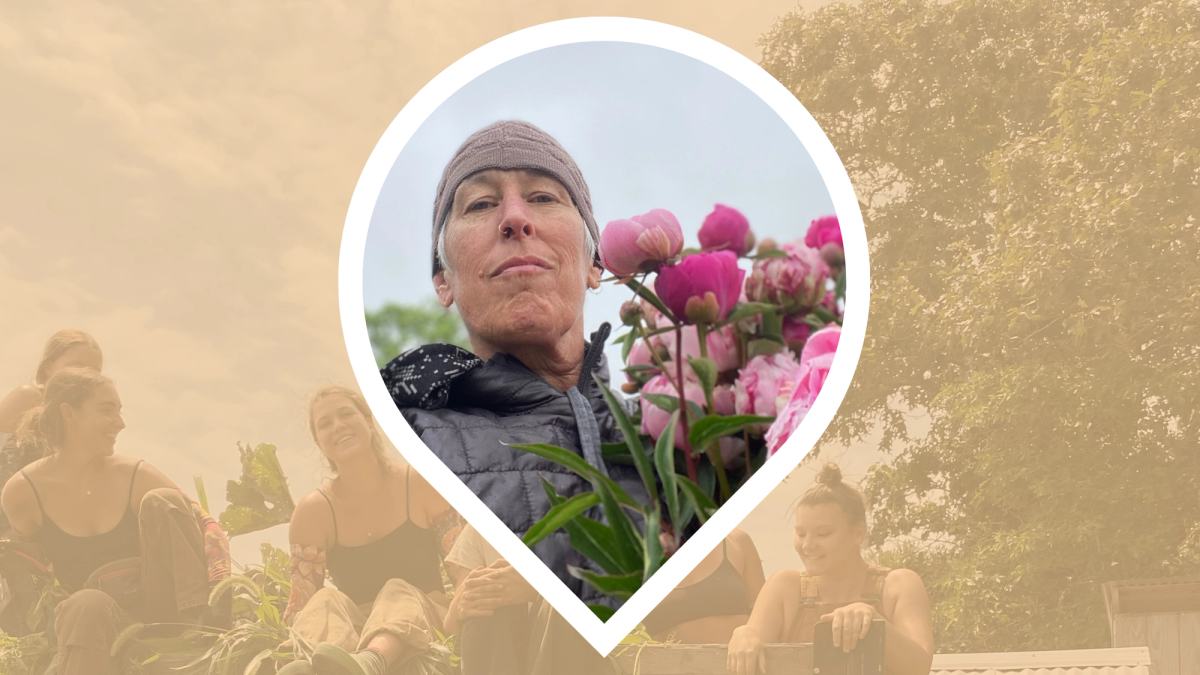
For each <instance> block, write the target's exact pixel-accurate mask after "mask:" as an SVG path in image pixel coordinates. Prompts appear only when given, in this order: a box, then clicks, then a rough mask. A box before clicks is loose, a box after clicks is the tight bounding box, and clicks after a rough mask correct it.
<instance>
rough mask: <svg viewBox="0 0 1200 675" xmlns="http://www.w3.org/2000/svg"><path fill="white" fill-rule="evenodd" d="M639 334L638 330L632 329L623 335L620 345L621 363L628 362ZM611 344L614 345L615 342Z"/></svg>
mask: <svg viewBox="0 0 1200 675" xmlns="http://www.w3.org/2000/svg"><path fill="white" fill-rule="evenodd" d="M640 333H641V331H640V330H638V329H637V328H634V329H633V330H631V331H629V332H628V333H626V334H625V337H624V338H623V340H624V341H623V342H622V344H621V360H622V361H628V360H629V352H631V351H633V345H634V344H635V343H637V340H638V336H639V334H640ZM613 342H614V343H615V342H616V340H613Z"/></svg>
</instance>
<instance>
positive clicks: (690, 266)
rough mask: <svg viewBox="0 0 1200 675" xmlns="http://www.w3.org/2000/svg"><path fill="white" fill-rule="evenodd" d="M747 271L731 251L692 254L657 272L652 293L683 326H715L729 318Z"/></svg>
mask: <svg viewBox="0 0 1200 675" xmlns="http://www.w3.org/2000/svg"><path fill="white" fill-rule="evenodd" d="M745 276H746V271H745V270H743V269H741V268H740V267H738V264H737V256H736V255H734V254H733V253H732V252H731V251H715V252H713V253H693V254H692V255H688V256H684V257H683V260H680V261H679V262H678V263H677V264H675V265H668V266H666V267H663V268H662V269H660V270H659V271H658V277H657V278H656V279H655V280H654V292H655V294H657V295H658V298H659V299H660V300H662V301H663V304H665V305H666V306H667V308H668V309H670V310H671V313H673V314H674V315H675V318H676V319H679V320H680V321H683V322H684V323H715V322H717V321H722V320H724V319H725V317H726V316H729V311H730V310H731V309H733V306H734V305H736V304H737V301H738V296H739V295H740V294H741V291H742V279H744V278H745Z"/></svg>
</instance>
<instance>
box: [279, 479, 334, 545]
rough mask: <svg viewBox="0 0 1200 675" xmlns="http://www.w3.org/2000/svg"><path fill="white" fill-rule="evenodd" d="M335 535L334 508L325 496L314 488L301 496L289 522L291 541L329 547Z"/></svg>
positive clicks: (289, 537)
mask: <svg viewBox="0 0 1200 675" xmlns="http://www.w3.org/2000/svg"><path fill="white" fill-rule="evenodd" d="M334 537H335V535H334V520H333V509H332V508H330V506H329V502H328V501H327V500H326V498H325V496H324V495H322V494H321V493H320V492H319V491H317V490H313V491H312V492H310V493H308V494H306V495H304V496H303V497H301V498H300V501H298V502H296V508H295V510H294V511H292V519H291V522H290V523H289V524H288V539H289V540H290V541H291V543H293V544H300V545H302V546H309V545H311V544H318V545H320V546H324V547H326V548H329V547H330V546H331V545H332V544H333V543H334V541H333V540H334Z"/></svg>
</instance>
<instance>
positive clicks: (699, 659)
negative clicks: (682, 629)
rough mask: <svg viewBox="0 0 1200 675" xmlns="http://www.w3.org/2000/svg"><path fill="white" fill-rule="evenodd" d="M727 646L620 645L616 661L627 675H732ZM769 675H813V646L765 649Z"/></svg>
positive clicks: (615, 656)
mask: <svg viewBox="0 0 1200 675" xmlns="http://www.w3.org/2000/svg"><path fill="white" fill-rule="evenodd" d="M725 650H726V645H675V644H651V645H618V647H617V648H616V649H614V650H613V652H612V655H613V661H615V662H616V663H617V666H618V667H619V668H620V669H621V672H622V673H623V674H624V675H729V671H728V670H727V669H726V667H725ZM763 654H764V655H765V656H766V659H767V675H813V665H812V661H813V648H812V645H811V644H788V645H783V644H779V645H766V646H765V647H764V648H763Z"/></svg>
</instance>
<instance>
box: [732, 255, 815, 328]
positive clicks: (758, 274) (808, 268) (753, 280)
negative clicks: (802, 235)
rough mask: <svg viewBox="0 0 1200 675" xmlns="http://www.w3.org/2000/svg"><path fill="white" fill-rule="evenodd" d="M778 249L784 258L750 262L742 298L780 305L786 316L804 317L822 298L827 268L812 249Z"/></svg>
mask: <svg viewBox="0 0 1200 675" xmlns="http://www.w3.org/2000/svg"><path fill="white" fill-rule="evenodd" d="M781 249H782V250H783V251H785V252H787V254H788V255H787V257H786V258H763V259H760V260H756V261H754V269H753V270H752V271H751V272H750V275H749V276H748V277H746V296H747V297H748V298H750V299H751V300H753V301H755V302H770V303H774V304H776V305H780V306H781V307H783V309H784V311H785V312H787V313H788V314H806V313H808V311H809V310H811V309H812V308H813V307H815V306H816V305H817V304H818V303H820V302H821V300H823V299H824V298H825V280H826V279H828V278H829V275H830V274H831V272H830V269H829V265H828V264H826V263H825V261H824V260H822V259H821V255H820V254H819V253H818V252H817V251H816V250H814V249H811V248H809V247H807V246H804V245H802V244H797V243H790V244H784V245H783V246H782V247H781Z"/></svg>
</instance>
